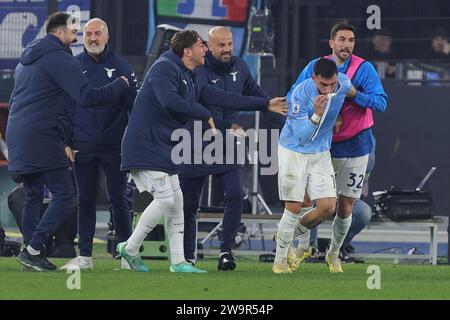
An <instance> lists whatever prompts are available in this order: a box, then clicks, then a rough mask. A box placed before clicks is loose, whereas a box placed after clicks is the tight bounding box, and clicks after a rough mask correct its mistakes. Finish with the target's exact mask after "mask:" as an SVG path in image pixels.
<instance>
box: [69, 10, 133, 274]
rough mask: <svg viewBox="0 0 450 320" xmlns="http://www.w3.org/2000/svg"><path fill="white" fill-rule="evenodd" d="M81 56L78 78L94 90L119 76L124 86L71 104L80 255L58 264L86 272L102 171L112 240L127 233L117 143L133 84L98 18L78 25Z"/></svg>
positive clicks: (123, 179)
mask: <svg viewBox="0 0 450 320" xmlns="http://www.w3.org/2000/svg"><path fill="white" fill-rule="evenodd" d="M83 38H84V47H85V49H84V52H82V53H81V54H79V55H78V56H76V58H77V59H78V61H79V62H80V64H81V68H82V69H83V73H84V75H85V76H86V77H87V78H88V79H89V82H90V83H91V84H92V85H93V86H95V87H101V86H104V85H107V84H109V83H111V82H113V81H114V80H115V79H117V78H118V77H120V76H121V75H125V76H126V77H127V78H128V79H129V82H130V88H128V89H127V90H125V91H124V93H123V95H121V96H120V97H118V99H117V100H115V101H113V102H112V103H107V104H103V105H98V106H95V107H94V108H83V107H82V106H81V105H79V104H76V106H75V111H74V115H73V124H72V126H73V133H72V134H73V136H72V148H73V149H74V150H76V151H77V153H76V156H75V176H76V179H77V186H78V201H79V204H78V206H79V210H78V236H79V241H78V247H79V249H80V254H79V256H78V257H76V258H75V259H73V260H71V261H70V262H69V263H68V264H66V265H65V266H63V269H66V268H67V267H68V266H78V267H79V268H81V269H92V268H93V262H92V249H93V239H94V234H95V222H96V207H95V202H96V198H97V177H98V171H99V167H100V166H101V168H102V169H103V171H104V173H105V177H106V184H107V187H108V194H109V198H110V201H111V204H112V213H113V222H114V227H115V231H116V235H117V237H118V240H119V241H120V242H121V241H125V240H126V239H128V237H129V236H130V235H131V215H130V208H129V205H128V200H127V195H126V184H127V173H126V172H122V171H120V162H121V157H120V144H121V141H122V136H123V132H124V131H125V127H126V125H127V123H128V114H129V112H130V111H131V109H132V107H133V103H134V99H135V97H136V93H137V87H138V86H137V80H136V77H135V75H134V72H133V71H132V69H131V67H130V66H129V64H128V63H127V62H126V61H125V60H124V59H123V58H122V57H120V56H118V55H117V54H115V53H114V52H112V50H110V49H109V47H108V45H107V42H108V39H109V36H108V26H107V25H106V23H105V22H104V21H103V20H101V19H98V18H95V19H91V20H89V21H88V22H87V23H86V25H85V26H84V32H83Z"/></svg>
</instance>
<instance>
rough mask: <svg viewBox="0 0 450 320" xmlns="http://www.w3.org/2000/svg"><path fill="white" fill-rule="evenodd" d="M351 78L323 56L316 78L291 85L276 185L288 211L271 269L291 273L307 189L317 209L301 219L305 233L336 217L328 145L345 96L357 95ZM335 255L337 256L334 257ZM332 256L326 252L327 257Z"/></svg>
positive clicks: (283, 219)
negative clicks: (290, 258)
mask: <svg viewBox="0 0 450 320" xmlns="http://www.w3.org/2000/svg"><path fill="white" fill-rule="evenodd" d="M355 92H356V90H355V88H353V86H352V84H351V82H350V79H349V78H348V77H347V76H346V75H344V74H342V73H339V74H338V71H337V67H336V64H335V63H334V62H333V61H330V60H327V59H324V58H322V59H319V60H318V61H317V62H316V64H315V65H314V74H313V77H312V79H311V78H310V79H307V80H305V81H303V82H302V83H300V84H299V85H298V86H297V87H295V88H294V89H293V92H292V95H291V97H290V100H289V102H290V103H289V112H288V118H287V120H286V124H285V125H284V127H283V129H282V131H281V135H280V141H279V146H278V158H279V172H278V180H279V181H278V185H279V194H280V198H281V200H284V202H285V209H284V213H283V216H282V218H281V220H280V224H279V226H278V233H277V248H276V254H275V261H274V264H273V267H272V271H273V272H275V273H290V272H292V271H293V270H292V268H290V267H289V266H288V263H287V250H288V246H289V244H290V243H291V242H292V239H293V237H294V229H295V228H296V226H297V223H298V221H299V214H300V211H301V208H302V204H303V200H304V196H305V190H306V191H307V192H308V194H309V195H310V197H311V199H312V200H315V201H316V205H317V206H316V208H315V209H314V210H312V211H311V212H309V213H308V214H307V215H305V216H303V217H302V218H301V221H300V222H301V224H300V226H301V227H302V228H303V230H304V231H305V232H306V231H307V230H308V229H311V228H312V227H314V226H316V225H318V224H319V223H321V222H322V221H323V220H325V219H326V218H327V217H329V216H330V215H332V214H333V213H334V211H335V207H336V187H335V180H334V179H335V178H334V172H333V166H332V164H331V156H330V152H329V150H330V147H331V138H332V131H333V126H334V124H335V122H336V118H337V117H338V114H339V111H340V110H341V107H342V104H343V103H344V99H345V97H346V96H348V97H351V98H353V97H354V95H355ZM336 258H337V256H336ZM330 259H333V258H332V257H328V256H327V260H328V261H329V260H330Z"/></svg>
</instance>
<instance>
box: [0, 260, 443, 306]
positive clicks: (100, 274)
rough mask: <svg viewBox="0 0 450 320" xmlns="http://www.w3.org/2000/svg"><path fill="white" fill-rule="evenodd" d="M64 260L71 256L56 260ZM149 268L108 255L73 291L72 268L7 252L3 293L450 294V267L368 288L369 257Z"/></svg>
mask: <svg viewBox="0 0 450 320" xmlns="http://www.w3.org/2000/svg"><path fill="white" fill-rule="evenodd" d="M51 261H52V262H54V263H55V264H57V265H58V267H59V266H61V265H63V264H64V263H65V262H67V259H51ZM146 263H147V265H148V266H149V267H150V272H149V273H146V274H145V273H137V272H132V271H128V270H114V269H118V268H119V261H115V260H113V259H111V258H109V257H107V256H106V254H100V255H98V254H97V255H95V258H94V268H95V269H94V270H88V271H82V272H81V289H80V290H69V289H67V287H66V282H67V279H68V277H69V274H67V273H66V272H64V271H56V272H22V271H20V265H19V263H18V262H17V261H16V260H15V258H4V257H2V258H0V299H170V300H178V299H182V300H185V299H189V300H191V299H195V300H197V299H199V300H202V299H207V300H208V299H223V300H227V299H234V300H245V299H250V300H258V299H269V300H272V299H275V300H276V299H313V300H315V299H326V300H329V299H363V300H366V299H450V286H449V285H448V284H449V283H450V269H449V266H445V265H444V266H436V267H433V266H429V265H393V264H388V263H384V264H378V265H379V266H380V269H381V289H380V290H369V289H367V286H366V283H367V279H368V277H369V276H370V275H371V274H367V267H368V266H369V265H370V264H368V263H366V264H353V265H344V266H343V267H344V271H345V272H344V273H343V274H330V273H329V272H328V269H327V267H326V265H325V264H323V263H319V264H302V265H301V269H300V270H298V271H297V272H295V273H293V274H283V275H277V274H273V273H272V272H271V266H272V264H271V263H260V262H257V261H249V260H248V259H240V260H238V267H237V269H236V270H235V271H233V272H218V271H217V261H216V260H215V259H214V260H212V259H211V260H201V261H200V262H199V263H198V266H199V267H200V268H204V269H206V270H208V272H209V273H208V274H175V273H170V272H169V263H168V261H155V260H147V261H146Z"/></svg>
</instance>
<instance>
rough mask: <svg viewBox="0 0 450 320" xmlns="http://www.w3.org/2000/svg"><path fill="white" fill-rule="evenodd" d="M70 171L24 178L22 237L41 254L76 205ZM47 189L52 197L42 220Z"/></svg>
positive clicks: (48, 172)
mask: <svg viewBox="0 0 450 320" xmlns="http://www.w3.org/2000/svg"><path fill="white" fill-rule="evenodd" d="M71 175H72V174H71V172H70V170H69V168H61V169H54V170H48V171H42V172H37V173H31V174H26V175H22V180H23V185H24V190H25V202H24V206H23V211H22V233H23V240H24V243H25V244H26V245H30V246H31V247H32V248H33V249H36V250H41V248H42V245H43V244H45V243H47V241H48V240H49V238H50V237H52V236H53V235H54V234H55V232H56V230H57V229H58V227H59V225H60V224H61V223H62V221H63V220H64V219H65V218H66V217H67V216H68V215H70V213H71V212H72V208H73V206H74V203H75V201H76V193H75V186H74V183H73V180H72V176H71ZM44 185H46V186H47V188H48V190H49V191H50V192H51V193H52V195H53V198H52V200H51V201H50V203H49V205H48V208H47V210H45V212H44V214H43V215H42V218H41V207H42V201H43V199H44Z"/></svg>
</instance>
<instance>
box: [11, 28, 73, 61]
mask: <svg viewBox="0 0 450 320" xmlns="http://www.w3.org/2000/svg"><path fill="white" fill-rule="evenodd" d="M57 50H64V51H67V52H69V53H70V52H71V51H70V49H68V48H66V47H65V46H64V45H63V43H62V42H61V40H59V39H58V38H57V37H55V36H53V35H51V34H48V35H46V36H45V37H44V38H41V39H36V40H33V41H31V42H30V43H29V44H28V45H27V47H26V48H25V50H24V51H23V52H22V54H21V56H20V60H19V61H20V63H21V64H23V65H27V64H33V63H34V62H36V61H37V60H38V59H39V58H41V57H42V56H44V55H46V54H48V53H50V52H52V51H57Z"/></svg>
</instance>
